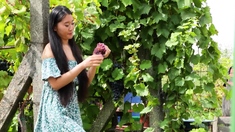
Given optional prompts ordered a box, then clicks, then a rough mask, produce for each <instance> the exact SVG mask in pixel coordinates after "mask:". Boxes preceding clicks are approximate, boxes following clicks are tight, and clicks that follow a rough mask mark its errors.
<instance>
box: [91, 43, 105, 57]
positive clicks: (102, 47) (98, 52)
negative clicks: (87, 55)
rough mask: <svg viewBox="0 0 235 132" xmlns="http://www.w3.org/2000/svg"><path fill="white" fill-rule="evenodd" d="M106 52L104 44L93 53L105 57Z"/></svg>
mask: <svg viewBox="0 0 235 132" xmlns="http://www.w3.org/2000/svg"><path fill="white" fill-rule="evenodd" d="M105 52H106V49H105V44H104V43H98V44H97V46H96V48H95V49H94V51H93V54H97V55H99V54H101V55H104V54H105Z"/></svg>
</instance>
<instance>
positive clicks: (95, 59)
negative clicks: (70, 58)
mask: <svg viewBox="0 0 235 132" xmlns="http://www.w3.org/2000/svg"><path fill="white" fill-rule="evenodd" d="M103 60H104V57H103V56H102V55H95V54H94V55H91V56H89V57H87V58H86V59H85V60H83V61H82V62H81V63H82V65H83V67H84V68H88V67H97V66H100V64H101V63H102V62H103Z"/></svg>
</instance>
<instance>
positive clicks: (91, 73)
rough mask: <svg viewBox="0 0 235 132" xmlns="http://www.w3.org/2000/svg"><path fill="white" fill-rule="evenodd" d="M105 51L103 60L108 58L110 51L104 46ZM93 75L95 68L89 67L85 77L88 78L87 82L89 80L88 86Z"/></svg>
mask: <svg viewBox="0 0 235 132" xmlns="http://www.w3.org/2000/svg"><path fill="white" fill-rule="evenodd" d="M105 49H106V52H105V54H104V55H103V56H104V58H107V57H108V56H109V54H110V52H111V50H110V49H109V47H108V46H106V45H105ZM95 73H96V67H95V66H94V67H90V68H89V70H88V71H87V76H88V80H89V83H88V86H89V85H90V84H91V82H92V80H93V79H94V77H95Z"/></svg>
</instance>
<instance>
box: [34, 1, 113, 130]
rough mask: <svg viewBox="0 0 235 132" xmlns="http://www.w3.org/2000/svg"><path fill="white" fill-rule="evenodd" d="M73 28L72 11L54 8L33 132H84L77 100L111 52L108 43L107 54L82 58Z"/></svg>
mask: <svg viewBox="0 0 235 132" xmlns="http://www.w3.org/2000/svg"><path fill="white" fill-rule="evenodd" d="M73 31H74V22H73V17H72V12H71V11H70V10H69V9H68V8H67V7H65V6H57V7H55V8H54V9H53V10H52V11H51V13H50V15H49V23H48V34H49V43H48V44H47V45H46V46H45V48H44V50H43V53H42V79H43V81H44V85H43V91H42V96H41V102H40V108H39V112H38V118H37V122H36V125H35V128H34V132H84V129H83V127H82V120H81V115H80V110H79V104H78V101H83V100H84V99H85V97H86V94H87V91H88V86H89V84H90V83H91V81H92V79H93V78H94V76H95V72H96V67H97V66H99V65H100V64H101V63H102V61H103V59H104V58H106V57H107V56H108V55H109V54H110V52H111V51H110V49H109V48H108V47H107V46H106V45H105V50H106V52H105V54H104V55H95V54H94V55H91V56H89V57H87V58H86V59H85V60H83V59H82V56H81V52H80V51H79V49H78V46H77V45H76V43H75V40H74V38H73ZM87 68H89V70H88V71H86V69H87Z"/></svg>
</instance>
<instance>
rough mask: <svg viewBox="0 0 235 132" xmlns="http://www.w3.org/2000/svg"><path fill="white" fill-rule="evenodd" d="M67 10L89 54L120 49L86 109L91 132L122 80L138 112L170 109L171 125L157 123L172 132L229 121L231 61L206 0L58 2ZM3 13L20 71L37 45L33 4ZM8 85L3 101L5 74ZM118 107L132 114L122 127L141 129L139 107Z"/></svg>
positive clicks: (5, 54)
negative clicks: (225, 116)
mask: <svg viewBox="0 0 235 132" xmlns="http://www.w3.org/2000/svg"><path fill="white" fill-rule="evenodd" d="M59 4H60V5H65V6H67V7H69V8H70V9H71V10H73V12H74V18H75V20H76V29H75V38H76V42H77V43H78V45H79V46H80V48H81V49H82V51H83V54H84V55H90V54H92V51H93V49H94V47H95V46H96V43H98V42H104V43H105V44H107V45H108V46H109V47H110V48H111V50H112V53H111V55H110V57H109V58H108V59H105V60H104V62H103V64H102V65H101V66H100V67H99V69H98V70H97V75H96V78H95V79H94V81H93V83H92V86H91V87H90V97H89V99H88V100H87V101H86V102H85V103H83V104H81V105H80V107H81V112H82V118H83V122H84V127H85V129H86V130H89V129H90V127H91V125H92V123H93V121H94V119H95V118H96V116H97V115H98V113H99V111H100V109H99V106H98V105H96V104H95V103H94V102H97V101H98V102H99V103H101V104H105V103H106V102H107V101H108V100H110V99H112V96H113V93H112V90H111V88H110V82H115V81H118V80H124V86H125V90H124V91H123V93H122V95H123V96H124V95H125V93H127V92H132V93H134V95H138V96H141V97H142V99H143V100H144V102H145V104H139V105H134V106H132V109H133V110H134V111H136V112H140V113H141V114H147V113H149V112H150V111H152V110H153V108H154V107H156V106H161V107H162V109H163V113H162V114H163V115H164V119H161V118H160V117H159V118H158V119H159V120H158V121H156V122H160V123H159V124H158V126H159V127H160V128H161V129H163V130H164V131H179V130H180V126H181V124H182V119H188V118H194V119H195V124H200V123H201V121H202V120H204V119H211V120H213V118H214V117H215V116H220V115H221V111H220V105H221V97H222V96H223V87H222V85H223V83H224V81H225V80H226V77H227V76H225V75H226V73H227V69H226V68H228V64H231V61H227V60H229V59H228V58H222V59H221V52H220V50H219V48H218V45H217V43H216V42H215V41H214V40H213V39H212V36H213V35H216V34H217V33H218V32H217V30H216V28H215V26H214V25H213V23H212V18H211V14H210V8H209V7H208V6H207V4H206V0H184V1H182V0H171V1H170V0H69V1H62V0H50V6H51V8H53V6H56V5H59ZM0 14H1V17H0V20H1V21H0V47H2V49H1V50H0V59H7V60H8V61H9V62H11V63H13V64H14V65H12V66H11V67H10V70H11V71H12V72H15V71H17V68H18V66H19V64H20V62H21V60H22V58H23V56H24V53H25V52H27V50H28V47H29V46H30V25H29V21H30V14H29V0H20V1H18V0H11V1H3V0H2V2H1V4H0ZM4 47H5V48H4ZM6 47H13V48H10V49H6ZM85 57H86V56H85ZM115 65H120V66H121V68H116V67H115ZM0 80H4V81H3V83H1V84H0V93H1V95H0V97H1V96H2V95H3V93H4V90H6V87H7V85H8V84H9V82H10V80H11V76H8V75H7V73H6V72H5V71H0ZM151 90H154V91H157V92H158V93H159V95H161V96H157V97H156V96H154V95H153V94H152V93H151V92H150V91H151ZM116 105H118V106H119V105H120V106H121V105H122V106H123V107H124V108H123V109H124V113H126V114H124V118H122V120H121V122H120V123H119V124H120V125H122V124H125V123H127V122H131V123H132V124H133V125H132V127H131V128H130V127H129V128H126V130H140V129H141V128H140V125H139V122H135V121H134V120H133V119H132V118H130V115H129V114H128V112H127V110H128V109H131V104H130V103H128V102H125V103H124V104H123V102H122V101H121V100H119V101H117V102H116ZM26 111H27V110H26ZM28 116H31V114H30V112H28ZM173 120H174V121H173ZM16 122H17V120H13V123H12V127H11V128H10V130H11V131H15V130H16V129H17V123H16ZM109 125H111V124H109ZM109 127H110V126H107V129H108V128H109ZM13 128H14V129H13Z"/></svg>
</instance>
